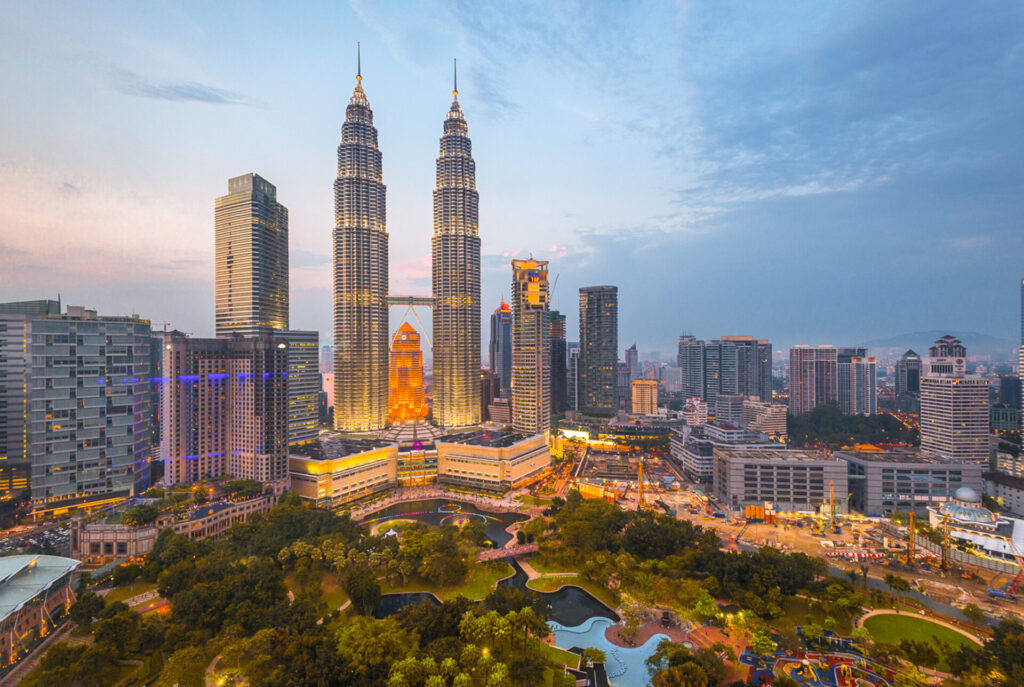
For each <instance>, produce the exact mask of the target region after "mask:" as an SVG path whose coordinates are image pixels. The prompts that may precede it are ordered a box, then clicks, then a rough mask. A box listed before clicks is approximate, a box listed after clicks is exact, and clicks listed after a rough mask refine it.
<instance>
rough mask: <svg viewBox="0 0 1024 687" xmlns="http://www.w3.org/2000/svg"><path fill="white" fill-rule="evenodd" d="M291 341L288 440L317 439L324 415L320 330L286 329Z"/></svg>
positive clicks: (284, 333)
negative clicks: (322, 413)
mask: <svg viewBox="0 0 1024 687" xmlns="http://www.w3.org/2000/svg"><path fill="white" fill-rule="evenodd" d="M274 336H275V337H277V338H281V339H284V340H285V341H286V342H288V444H289V445H294V444H307V443H309V442H311V441H316V437H317V432H318V430H319V421H318V420H319V416H320V407H319V406H320V369H319V366H318V365H319V347H320V333H319V332H313V331H300V330H286V331H278V332H274Z"/></svg>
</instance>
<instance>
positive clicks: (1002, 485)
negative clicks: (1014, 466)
mask: <svg viewBox="0 0 1024 687" xmlns="http://www.w3.org/2000/svg"><path fill="white" fill-rule="evenodd" d="M984 477H985V493H986V494H987V495H988V496H991V497H992V498H994V499H995V500H996V502H997V503H998V504H999V507H1000V508H1002V509H1003V510H1007V511H1009V512H1010V513H1013V514H1014V515H1019V516H1022V517H1024V477H1019V476H1016V475H1008V474H1006V473H1005V472H986V473H985V474H984Z"/></svg>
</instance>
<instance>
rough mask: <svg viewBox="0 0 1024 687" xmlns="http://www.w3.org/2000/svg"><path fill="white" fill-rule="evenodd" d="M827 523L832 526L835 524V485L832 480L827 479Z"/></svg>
mask: <svg viewBox="0 0 1024 687" xmlns="http://www.w3.org/2000/svg"><path fill="white" fill-rule="evenodd" d="M828 511H829V512H828V524H829V527H834V526H835V524H836V486H835V484H834V483H833V482H832V480H829V481H828Z"/></svg>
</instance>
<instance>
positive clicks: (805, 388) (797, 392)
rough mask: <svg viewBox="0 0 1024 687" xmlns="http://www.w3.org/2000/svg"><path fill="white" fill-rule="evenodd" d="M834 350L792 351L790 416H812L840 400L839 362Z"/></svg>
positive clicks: (820, 347) (811, 349)
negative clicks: (810, 414)
mask: <svg viewBox="0 0 1024 687" xmlns="http://www.w3.org/2000/svg"><path fill="white" fill-rule="evenodd" d="M837 353H838V352H837V351H836V349H835V348H833V347H832V346H818V347H817V348H811V347H810V346H803V345H801V346H794V347H793V348H791V349H789V412H790V414H791V415H801V414H803V413H809V412H811V411H812V410H814V409H815V408H816V407H817V406H819V405H822V404H825V403H835V402H836V401H838V400H839V385H838V379H837V378H838V358H837Z"/></svg>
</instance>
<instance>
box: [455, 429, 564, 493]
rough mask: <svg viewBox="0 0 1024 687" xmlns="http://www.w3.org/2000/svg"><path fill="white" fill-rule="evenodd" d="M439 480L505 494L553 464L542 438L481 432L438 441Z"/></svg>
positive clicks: (534, 477) (526, 482)
mask: <svg viewBox="0 0 1024 687" xmlns="http://www.w3.org/2000/svg"><path fill="white" fill-rule="evenodd" d="M435 444H436V446H437V480H438V482H442V483H445V484H452V485H458V486H463V487H467V488H472V489H482V490H485V491H492V492H504V491H508V490H509V489H514V488H517V487H520V486H524V485H526V484H529V483H530V482H532V481H533V480H535V479H537V478H538V477H540V476H541V475H542V474H543V473H544V472H545V471H546V470H547V469H548V467H549V466H550V465H551V452H550V450H549V449H548V445H547V441H546V439H545V437H544V436H542V435H532V436H530V435H527V434H521V433H518V432H515V433H512V432H491V431H487V430H478V431H475V432H467V433H463V434H453V435H449V436H445V437H441V438H440V439H437V440H436V442H435Z"/></svg>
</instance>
